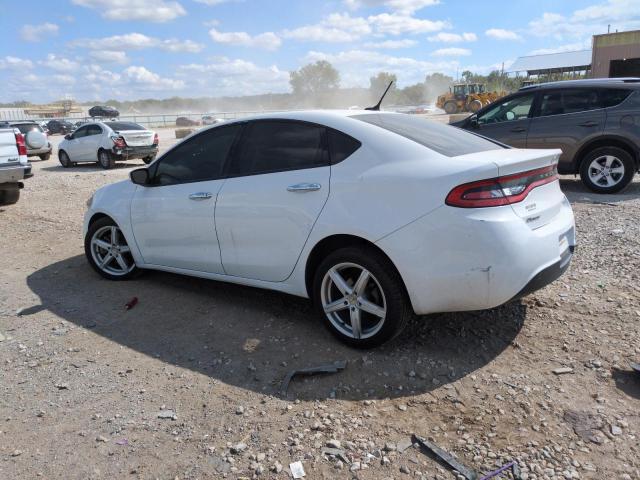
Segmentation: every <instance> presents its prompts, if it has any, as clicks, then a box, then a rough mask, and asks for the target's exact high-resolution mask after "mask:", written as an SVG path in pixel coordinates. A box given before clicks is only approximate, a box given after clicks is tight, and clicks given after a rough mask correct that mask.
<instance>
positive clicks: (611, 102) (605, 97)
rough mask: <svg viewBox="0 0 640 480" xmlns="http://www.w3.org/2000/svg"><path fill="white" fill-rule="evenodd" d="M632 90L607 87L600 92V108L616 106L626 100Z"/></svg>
mask: <svg viewBox="0 0 640 480" xmlns="http://www.w3.org/2000/svg"><path fill="white" fill-rule="evenodd" d="M630 94H631V90H624V89H619V88H607V89H605V90H602V91H601V92H600V108H609V107H616V106H618V105H620V104H621V103H622V102H624V101H625V100H626V99H627V97H628V96H629V95H630Z"/></svg>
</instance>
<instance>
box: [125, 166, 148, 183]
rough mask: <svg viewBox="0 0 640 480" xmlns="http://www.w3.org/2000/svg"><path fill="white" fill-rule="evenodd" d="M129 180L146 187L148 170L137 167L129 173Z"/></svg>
mask: <svg viewBox="0 0 640 480" xmlns="http://www.w3.org/2000/svg"><path fill="white" fill-rule="evenodd" d="M129 177H130V178H131V181H132V182H133V183H135V184H136V185H141V186H143V187H146V186H147V185H148V184H149V170H147V169H146V168H137V169H136V170H132V171H131V173H130V174H129Z"/></svg>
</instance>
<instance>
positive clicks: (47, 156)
mask: <svg viewBox="0 0 640 480" xmlns="http://www.w3.org/2000/svg"><path fill="white" fill-rule="evenodd" d="M39 157H40V160H49V159H50V158H51V153H45V154H44V155H39Z"/></svg>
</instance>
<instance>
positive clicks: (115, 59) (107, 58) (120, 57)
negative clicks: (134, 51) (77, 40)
mask: <svg viewBox="0 0 640 480" xmlns="http://www.w3.org/2000/svg"><path fill="white" fill-rule="evenodd" d="M89 56H90V57H91V58H92V59H94V60H96V61H98V62H102V63H119V64H125V63H129V58H128V57H127V52H123V51H121V50H93V51H91V52H89Z"/></svg>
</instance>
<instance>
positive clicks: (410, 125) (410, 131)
mask: <svg viewBox="0 0 640 480" xmlns="http://www.w3.org/2000/svg"><path fill="white" fill-rule="evenodd" d="M351 118H355V119H356V120H360V121H362V122H365V123H370V124H371V125H375V126H377V127H380V128H384V129H385V130H389V131H390V132H393V133H396V134H398V135H400V136H402V137H405V138H408V139H409V140H413V141H414V142H416V143H419V144H420V145H424V146H425V147H427V148H430V149H431V150H434V151H436V152H438V153H440V154H441V155H445V156H447V157H457V156H458V155H467V154H469V153H477V152H486V151H488V150H499V149H501V148H504V147H502V146H501V145H498V144H497V143H493V142H491V141H489V140H486V139H484V138H482V137H480V136H478V135H474V134H472V133H469V132H465V131H464V130H461V129H458V128H455V127H451V126H449V125H445V124H442V123H438V122H435V121H432V122H429V121H426V120H425V119H423V118H418V117H414V116H411V115H404V114H367V115H353V116H352V117H351Z"/></svg>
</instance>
